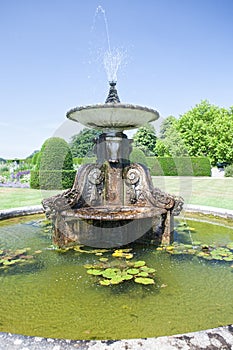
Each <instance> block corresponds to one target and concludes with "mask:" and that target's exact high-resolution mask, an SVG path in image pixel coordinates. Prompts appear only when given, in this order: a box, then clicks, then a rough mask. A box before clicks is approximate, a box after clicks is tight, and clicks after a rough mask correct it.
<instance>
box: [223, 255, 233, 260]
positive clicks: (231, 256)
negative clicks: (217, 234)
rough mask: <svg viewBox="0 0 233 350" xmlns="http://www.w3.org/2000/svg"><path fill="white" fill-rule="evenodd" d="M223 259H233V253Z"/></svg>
mask: <svg viewBox="0 0 233 350" xmlns="http://www.w3.org/2000/svg"><path fill="white" fill-rule="evenodd" d="M223 260H225V261H233V255H229V256H226V257H225V258H223Z"/></svg>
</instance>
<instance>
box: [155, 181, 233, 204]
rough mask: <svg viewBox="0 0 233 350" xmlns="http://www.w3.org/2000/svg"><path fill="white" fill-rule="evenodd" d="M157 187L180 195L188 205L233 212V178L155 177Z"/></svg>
mask: <svg viewBox="0 0 233 350" xmlns="http://www.w3.org/2000/svg"><path fill="white" fill-rule="evenodd" d="M153 183H154V186H155V187H159V188H160V189H161V190H163V191H165V192H168V193H171V194H175V195H180V196H182V197H183V198H184V200H185V203H186V204H198V205H207V206H211V207H218V208H224V209H231V210H233V178H227V177H226V178H211V177H188V176H187V177H182V176H181V177H179V176H175V177H166V176H165V177H153Z"/></svg>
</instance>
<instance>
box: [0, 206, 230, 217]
mask: <svg viewBox="0 0 233 350" xmlns="http://www.w3.org/2000/svg"><path fill="white" fill-rule="evenodd" d="M183 211H184V212H195V213H202V214H207V215H208V214H209V215H210V214H211V215H215V216H220V217H224V218H229V219H233V210H230V209H224V208H216V207H210V206H204V205H196V204H187V205H185V206H184V209H183ZM42 213H44V210H43V207H42V205H34V206H28V207H19V208H11V209H4V210H0V220H3V219H10V218H13V217H16V216H24V215H31V214H42Z"/></svg>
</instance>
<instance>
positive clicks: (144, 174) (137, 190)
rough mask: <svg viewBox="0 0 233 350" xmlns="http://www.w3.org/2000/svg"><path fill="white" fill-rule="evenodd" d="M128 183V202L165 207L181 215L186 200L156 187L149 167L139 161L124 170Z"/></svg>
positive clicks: (172, 212)
mask: <svg viewBox="0 0 233 350" xmlns="http://www.w3.org/2000/svg"><path fill="white" fill-rule="evenodd" d="M124 179H125V183H126V200H127V202H128V204H129V205H130V204H138V205H142V206H144V205H147V206H153V207H156V208H164V209H167V210H169V211H171V214H172V215H179V213H180V212H181V210H182V207H183V203H184V200H183V198H182V197H179V196H173V195H170V194H167V193H165V192H163V191H161V190H160V189H158V188H155V187H154V186H153V183H152V179H151V176H150V173H149V171H148V169H147V168H146V167H145V166H143V165H141V164H138V163H133V164H131V165H130V166H128V167H126V168H125V170H124Z"/></svg>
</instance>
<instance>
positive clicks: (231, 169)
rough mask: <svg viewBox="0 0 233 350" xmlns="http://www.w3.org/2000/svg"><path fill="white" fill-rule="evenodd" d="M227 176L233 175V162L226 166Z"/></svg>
mask: <svg viewBox="0 0 233 350" xmlns="http://www.w3.org/2000/svg"><path fill="white" fill-rule="evenodd" d="M224 176H225V177H233V164H231V165H228V166H227V167H226V168H225V175H224Z"/></svg>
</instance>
